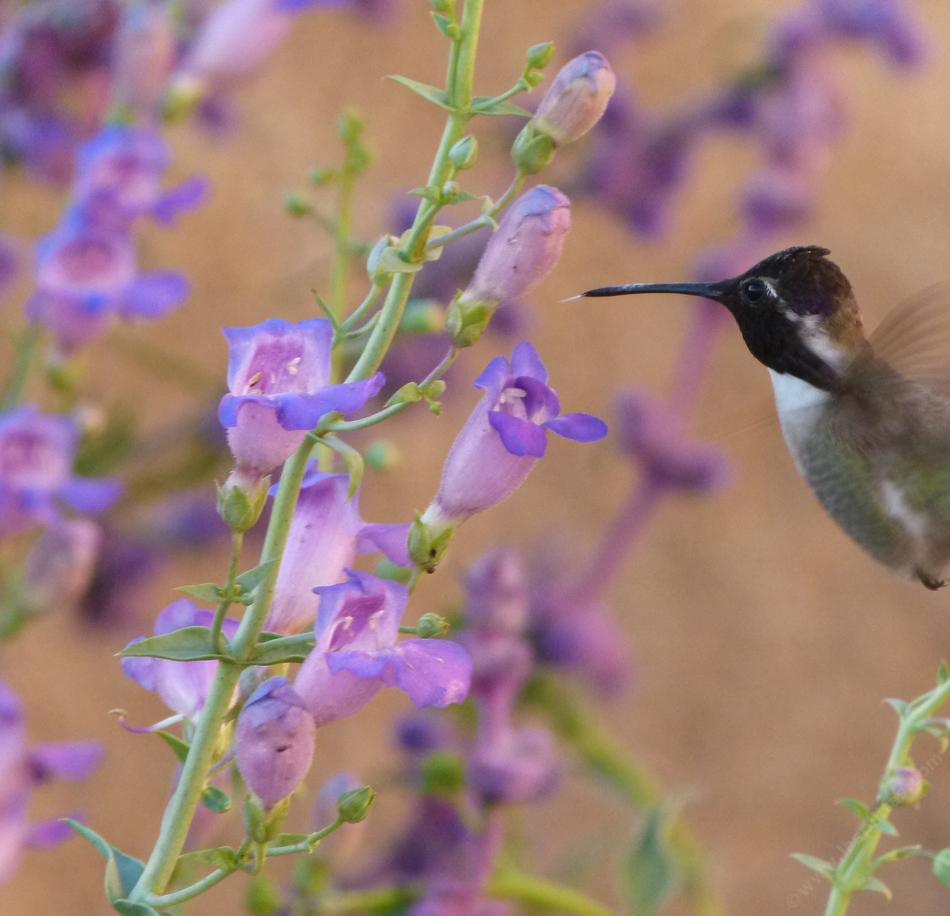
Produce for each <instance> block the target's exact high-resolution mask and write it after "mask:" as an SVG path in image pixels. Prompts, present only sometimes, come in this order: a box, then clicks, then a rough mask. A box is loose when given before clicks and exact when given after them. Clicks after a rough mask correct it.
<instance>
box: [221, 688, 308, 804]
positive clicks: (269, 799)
mask: <svg viewBox="0 0 950 916" xmlns="http://www.w3.org/2000/svg"><path fill="white" fill-rule="evenodd" d="M315 732H316V728H315V726H314V724H313V719H312V718H311V717H310V713H309V712H308V711H307V707H306V706H305V704H304V701H303V700H302V699H301V698H300V697H299V696H298V695H297V693H296V692H295V691H294V689H293V688H292V687H291V686H290V684H289V683H288V682H287V678H285V677H272V678H269V679H268V680H266V681H264V683H263V684H261V685H260V686H259V687H258V688H257V690H255V691H254V693H252V694H251V696H250V698H249V699H248V701H247V702H246V703H245V704H244V706H243V707H242V709H241V712H240V714H239V715H238V718H237V726H236V727H235V733H234V748H235V756H236V758H237V765H238V769H239V770H240V771H241V776H242V777H243V778H244V782H245V783H247V786H248V788H249V789H250V790H251V791H252V792H253V793H254V794H255V795H256V796H257V797H258V798H259V799H260V800H261V801H262V802H263V803H264V806H265V807H266V808H272V807H273V806H274V805H276V804H277V802H279V801H281V800H282V799H284V798H286V797H287V796H288V795H290V794H291V792H293V791H294V790H295V789H296V788H297V787H298V786H299V785H300V783H301V782H302V781H303V778H304V777H305V776H306V775H307V771H308V770H309V769H310V763H311V761H312V760H313V744H314V734H315Z"/></svg>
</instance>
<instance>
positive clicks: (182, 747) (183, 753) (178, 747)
mask: <svg viewBox="0 0 950 916" xmlns="http://www.w3.org/2000/svg"><path fill="white" fill-rule="evenodd" d="M155 734H156V735H158V737H159V738H161V739H162V741H164V742H165V743H166V744H167V745H168V746H169V747H170V748H171V749H172V751H173V752H174V754H175V756H176V757H177V758H178V761H179V762H180V763H184V762H185V758H186V757H187V756H188V748H189V747H190V745H189V744H188V742H187V741H182V740H181V738H179V737H178V735H173V734H172V733H171V732H155Z"/></svg>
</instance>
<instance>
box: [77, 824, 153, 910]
mask: <svg viewBox="0 0 950 916" xmlns="http://www.w3.org/2000/svg"><path fill="white" fill-rule="evenodd" d="M63 820H64V821H65V822H66V823H67V824H69V826H70V827H72V828H73V830H75V831H76V833H78V834H79V835H80V836H82V837H83V838H84V839H86V840H88V842H90V843H91V844H92V845H93V846H94V847H95V848H96V849H97V850H98V851H99V852H100V853H101V854H102V856H104V858H105V860H106V874H105V891H106V897H108V898H109V900H110V901H114V900H119V899H121V898H123V897H127V896H128V895H129V894H131V893H132V888H133V887H135V883H136V881H138V879H139V875H141V874H142V870H143V869H144V868H145V864H144V863H143V862H140V861H139V860H138V859H135V858H133V857H132V856H129V855H126V854H125V853H124V852H122V850H121V849H116V848H115V847H114V846H112V845H111V844H110V843H109V842H108V841H107V840H105V839H104V838H103V837H101V836H100V835H99V834H98V833H96V831H95V830H93V829H92V828H91V827H87V826H86V825H85V824H80V823H79V821H75V820H73V819H72V818H71V817H64V818H63Z"/></svg>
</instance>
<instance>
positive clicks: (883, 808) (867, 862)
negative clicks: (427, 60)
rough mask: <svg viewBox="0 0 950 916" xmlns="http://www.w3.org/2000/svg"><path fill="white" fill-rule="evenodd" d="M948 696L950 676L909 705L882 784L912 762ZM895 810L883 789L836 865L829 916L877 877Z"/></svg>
mask: <svg viewBox="0 0 950 916" xmlns="http://www.w3.org/2000/svg"><path fill="white" fill-rule="evenodd" d="M948 700H950V680H946V681H944V682H943V683H941V684H938V685H937V686H936V687H935V688H934V689H933V690H931V691H929V692H927V693H925V694H924V695H923V696H922V697H920V698H918V699H917V700H915V701H914V702H913V703H911V704H910V705H909V707H908V708H907V711H906V713H904V714H902V715H901V721H900V725H899V726H898V728H897V735H896V737H895V738H894V744H893V745H892V747H891V752H890V754H889V755H888V758H887V764H886V765H885V767H884V775H883V777H882V778H881V785H882V786H883V785H884V784H885V782H886V780H887V779H888V777H889V776H891V775H892V774H893V773H894V771H895V770H897V769H899V768H900V767H903V766H908V765H909V764H910V746H911V744H912V743H913V740H914V738H915V737H916V736H917V735H918V734H919V733H920V731H921V730H922V729H923V727H924V723H925V722H926V721H927V719H929V718H930V717H931V716H932V715H933V714H934V713H935V712H936V711H937V710H938V709H940V707H941V706H943V705H944V704H945V703H946V702H947V701H948ZM891 810H892V807H891V805H890V804H888V802H887V800H886V798H885V797H884V796H883V791H881V790H879V791H878V798H877V804H876V805H875V806H874V808H873V809H871V811H870V813H869V814H868V816H867V819H866V820H865V821H864V823H863V824H862V826H861V829H860V830H858V832H857V833H856V834H855V835H854V836H853V837H852V838H851V842H850V843H849V844H848V848H847V849H846V850H845V851H844V854H843V855H842V857H841V859H840V861H839V862H838V865H837V866H836V867H835V872H834V879H833V881H832V888H831V893H830V895H829V896H828V903H827V905H826V907H825V916H842V914H843V913H846V912H847V910H848V906H849V905H850V903H851V898H852V897H853V896H854V895H855V894H856V893H857V892H858V891H860V890H863V889H864V887H865V885H866V884H867V882H868V879H869V878H871V877H873V865H874V863H873V857H874V852H875V850H876V849H877V845H878V843H880V841H881V838H882V837H883V835H884V831H883V830H882V829H881V827H880V824H882V823H885V822H886V821H887V819H888V817H889V816H890V813H891Z"/></svg>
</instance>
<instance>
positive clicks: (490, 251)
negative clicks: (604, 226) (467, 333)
mask: <svg viewBox="0 0 950 916" xmlns="http://www.w3.org/2000/svg"><path fill="white" fill-rule="evenodd" d="M570 228H571V202H570V201H569V200H568V199H567V197H565V196H564V194H562V193H561V192H560V191H559V190H558V189H557V188H553V187H550V186H549V185H543V184H542V185H537V186H536V187H534V188H532V189H531V190H530V191H527V192H525V193H524V194H522V195H521V196H520V197H519V198H518V199H517V200H516V201H515V202H514V203H513V204H512V205H511V207H510V208H509V209H508V211H507V212H506V213H505V215H504V216H503V217H502V220H501V222H500V223H499V225H498V229H496V230H495V233H494V235H493V236H492V237H491V238H490V239H489V240H488V244H487V245H486V246H485V252H484V254H482V257H481V260H480V261H479V262H478V267H477V268H476V269H475V276H474V277H473V278H472V282H471V284H470V285H469V288H468V290H466V292H465V293H464V294H463V297H462V298H463V299H467V300H472V301H485V300H488V301H491V302H510V301H512V300H515V299H520V298H522V297H523V296H525V295H526V294H527V293H528V292H530V290H532V289H533V288H534V287H535V286H537V284H538V283H540V282H541V281H542V280H543V279H544V278H545V277H546V276H547V275H548V274H549V273H551V271H552V270H554V268H555V267H556V266H557V262H558V261H559V260H560V258H561V249H562V248H563V247H564V237H565V236H566V235H567V233H568V230H569V229H570Z"/></svg>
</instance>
